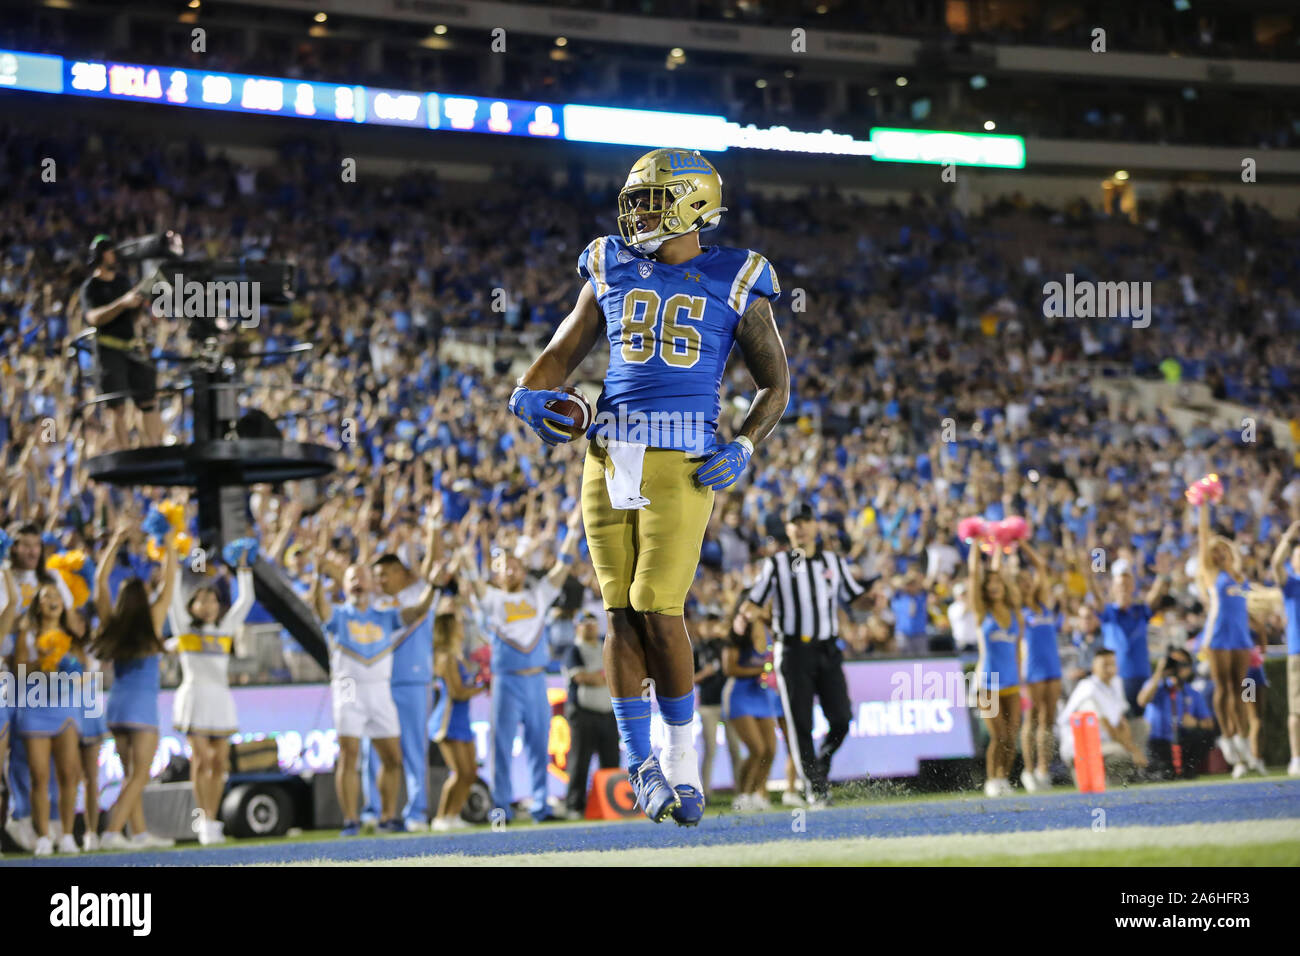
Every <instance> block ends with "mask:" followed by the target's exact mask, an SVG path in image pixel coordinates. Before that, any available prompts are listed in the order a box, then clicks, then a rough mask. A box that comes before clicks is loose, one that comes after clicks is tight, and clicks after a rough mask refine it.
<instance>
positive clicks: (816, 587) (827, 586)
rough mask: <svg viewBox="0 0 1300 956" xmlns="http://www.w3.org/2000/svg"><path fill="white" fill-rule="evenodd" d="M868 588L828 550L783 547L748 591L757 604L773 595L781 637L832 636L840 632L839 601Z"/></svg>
mask: <svg viewBox="0 0 1300 956" xmlns="http://www.w3.org/2000/svg"><path fill="white" fill-rule="evenodd" d="M865 592H866V588H865V587H864V586H863V585H861V584H859V583H858V581H857V580H856V579H855V578H854V577H853V574H852V573H851V572H850V571H849V569H848V566H847V565H845V563H844V562H843V561H842V560H841V559H840V558H839V557H838V556H837V555H835V554H832V553H831V552H829V551H818V552H817V553H816V554H813V555H811V556H808V555H805V554H803V553H802V552H799V551H781V552H779V553H777V554H774V555H772V556H771V557H770V558H768V559H767V560H766V561H764V562H763V568H762V570H761V571H760V572H759V575H758V580H757V581H755V582H754V583H753V584H752V585H751V586H750V588H749V593H748V594H747V595H746V596H747V597H748V598H749V600H751V601H753V602H754V603H755V604H760V605H761V604H763V603H764V602H765V601H766V600H767V599H768V597H771V598H772V628H773V630H775V631H776V633H777V637H778V639H782V640H783V639H785V638H787V637H789V638H797V639H798V640H800V641H805V642H807V641H829V640H834V639H835V638H837V637H839V635H840V616H839V603H840V602H843V603H845V604H848V603H849V602H850V601H852V600H853V599H855V598H856V597H857V596H858V595H860V594H863V593H865Z"/></svg>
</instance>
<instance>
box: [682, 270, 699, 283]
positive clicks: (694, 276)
mask: <svg viewBox="0 0 1300 956" xmlns="http://www.w3.org/2000/svg"><path fill="white" fill-rule="evenodd" d="M685 278H687V279H690V280H691V281H692V282H699V281H700V278H701V276H700V274H699V273H698V272H688V273H686V275H685Z"/></svg>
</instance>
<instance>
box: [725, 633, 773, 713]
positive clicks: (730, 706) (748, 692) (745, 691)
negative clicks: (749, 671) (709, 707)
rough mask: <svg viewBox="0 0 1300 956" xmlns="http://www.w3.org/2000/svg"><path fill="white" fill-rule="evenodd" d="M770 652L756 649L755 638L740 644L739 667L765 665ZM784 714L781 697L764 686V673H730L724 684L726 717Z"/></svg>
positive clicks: (737, 663) (737, 661) (737, 662)
mask: <svg viewBox="0 0 1300 956" xmlns="http://www.w3.org/2000/svg"><path fill="white" fill-rule="evenodd" d="M766 656H767V655H766V654H764V653H762V652H760V651H757V650H755V649H754V644H753V642H752V641H746V642H745V644H744V646H743V647H741V648H740V653H739V655H738V657H737V660H736V665H737V666H738V667H761V666H762V665H763V659H764V658H765V657H766ZM780 715H781V698H780V696H779V695H778V694H777V692H776V691H774V690H771V689H770V688H768V687H766V686H764V684H763V678H762V675H755V676H753V677H728V678H727V682H726V683H725V684H723V685H722V719H723V720H732V719H733V718H736V717H762V718H769V719H770V718H773V717H779V716H780Z"/></svg>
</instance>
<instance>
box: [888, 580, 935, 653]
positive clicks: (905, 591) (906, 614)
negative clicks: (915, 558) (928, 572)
mask: <svg viewBox="0 0 1300 956" xmlns="http://www.w3.org/2000/svg"><path fill="white" fill-rule="evenodd" d="M927 597H928V596H927V595H926V593H925V587H924V582H923V581H922V580H921V573H920V572H919V571H917V570H916V569H915V568H912V569H911V570H909V571H908V572H907V573H906V574H904V575H903V576H902V579H901V580H900V581H898V584H897V587H896V589H895V591H894V594H893V596H892V597H891V598H890V599H889V607H890V610H892V611H893V612H894V638H895V639H896V640H897V641H898V649H899V651H900V652H902V653H904V654H924V653H926V652H927V651H928V650H929V638H928V635H927V626H928V622H929V617H928V615H927V613H926V601H927Z"/></svg>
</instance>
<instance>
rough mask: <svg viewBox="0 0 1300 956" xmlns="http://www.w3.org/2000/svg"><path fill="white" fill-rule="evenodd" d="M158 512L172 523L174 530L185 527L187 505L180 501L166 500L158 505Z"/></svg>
mask: <svg viewBox="0 0 1300 956" xmlns="http://www.w3.org/2000/svg"><path fill="white" fill-rule="evenodd" d="M158 512H159V513H160V514H161V515H162V516H163V517H164V518H166V519H167V521H168V523H169V524H171V526H172V530H173V531H180V530H181V529H182V528H184V527H185V506H184V505H183V504H181V503H180V502H179V501H164V502H163V503H162V504H160V505H159V506H158Z"/></svg>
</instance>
